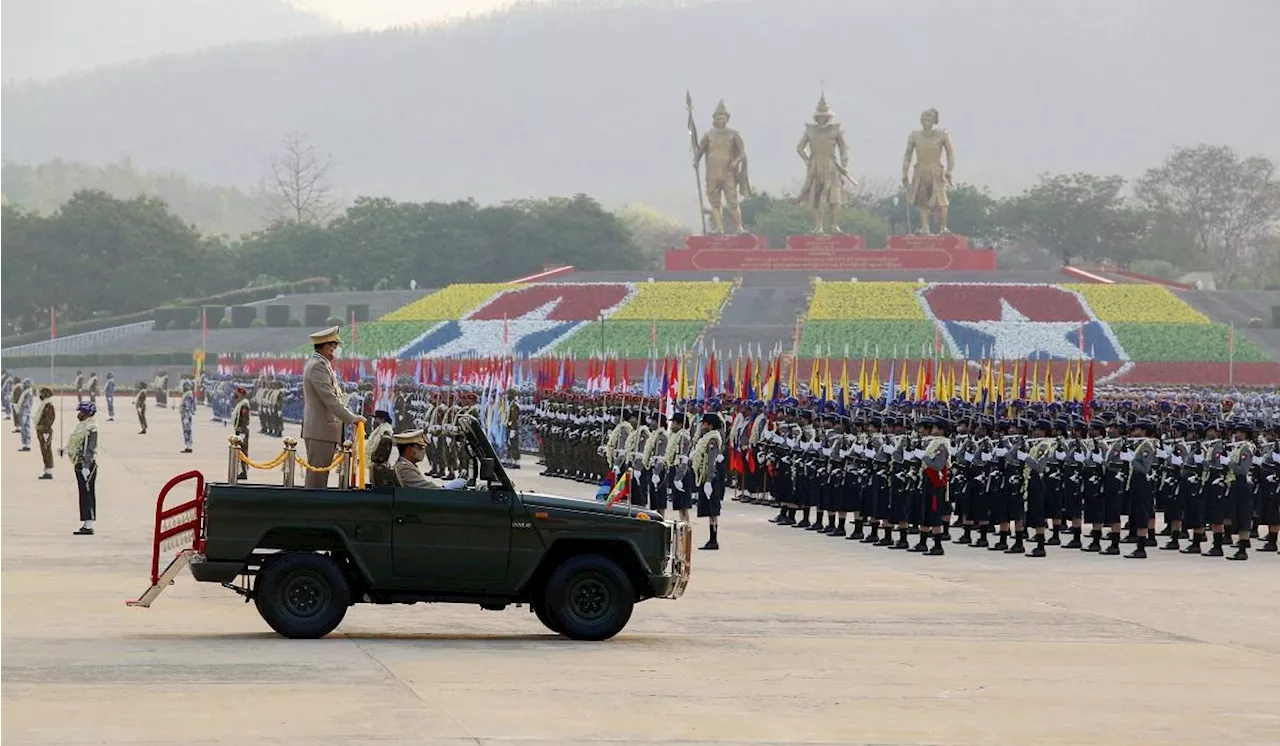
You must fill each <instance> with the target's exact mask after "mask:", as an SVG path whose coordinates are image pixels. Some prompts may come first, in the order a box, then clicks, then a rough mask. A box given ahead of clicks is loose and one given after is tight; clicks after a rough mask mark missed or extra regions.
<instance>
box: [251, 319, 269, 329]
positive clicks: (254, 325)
mask: <svg viewBox="0 0 1280 746" xmlns="http://www.w3.org/2000/svg"><path fill="white" fill-rule="evenodd" d="M266 325H267V322H265V321H263V320H262V319H254V320H253V321H250V322H249V326H250V327H251V328H253V329H261V328H264V327H266Z"/></svg>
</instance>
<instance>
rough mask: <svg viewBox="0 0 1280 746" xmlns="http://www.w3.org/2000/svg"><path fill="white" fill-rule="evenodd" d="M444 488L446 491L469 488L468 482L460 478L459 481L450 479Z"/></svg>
mask: <svg viewBox="0 0 1280 746" xmlns="http://www.w3.org/2000/svg"><path fill="white" fill-rule="evenodd" d="M443 486H444V488H445V489H446V490H460V489H462V488H463V487H466V486H467V480H466V479H465V478H463V477H458V478H457V479H450V480H449V481H447V482H445V483H444V485H443Z"/></svg>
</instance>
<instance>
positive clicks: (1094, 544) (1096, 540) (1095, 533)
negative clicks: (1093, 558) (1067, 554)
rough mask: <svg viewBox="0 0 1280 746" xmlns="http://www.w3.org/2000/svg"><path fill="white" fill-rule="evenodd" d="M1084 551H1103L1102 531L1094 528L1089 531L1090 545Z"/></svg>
mask: <svg viewBox="0 0 1280 746" xmlns="http://www.w3.org/2000/svg"><path fill="white" fill-rule="evenodd" d="M1082 551H1085V552H1101V551H1102V531H1100V530H1098V529H1094V530H1092V531H1090V532H1089V546H1087V547H1085V548H1084V549H1083V550H1082Z"/></svg>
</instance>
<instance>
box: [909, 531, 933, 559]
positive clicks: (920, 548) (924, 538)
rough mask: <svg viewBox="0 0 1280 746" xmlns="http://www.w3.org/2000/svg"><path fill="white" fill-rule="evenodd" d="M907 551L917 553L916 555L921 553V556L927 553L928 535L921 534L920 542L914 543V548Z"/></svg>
mask: <svg viewBox="0 0 1280 746" xmlns="http://www.w3.org/2000/svg"><path fill="white" fill-rule="evenodd" d="M907 551H909V552H917V553H921V554H923V553H924V552H927V551H929V535H928V534H926V533H921V534H920V540H919V541H917V542H916V545H915V546H913V547H911V548H910V549H908V550H907Z"/></svg>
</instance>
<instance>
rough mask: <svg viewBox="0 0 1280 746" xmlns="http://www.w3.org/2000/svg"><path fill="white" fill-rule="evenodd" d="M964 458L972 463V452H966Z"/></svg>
mask: <svg viewBox="0 0 1280 746" xmlns="http://www.w3.org/2000/svg"><path fill="white" fill-rule="evenodd" d="M964 460H965V461H967V462H968V463H973V454H972V453H966V454H965V455H964Z"/></svg>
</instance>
